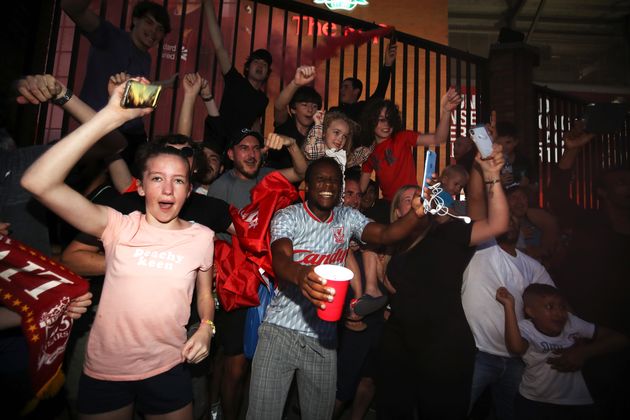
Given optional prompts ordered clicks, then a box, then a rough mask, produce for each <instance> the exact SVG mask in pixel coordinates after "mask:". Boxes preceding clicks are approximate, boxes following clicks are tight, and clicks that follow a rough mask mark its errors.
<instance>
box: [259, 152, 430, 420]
mask: <svg viewBox="0 0 630 420" xmlns="http://www.w3.org/2000/svg"><path fill="white" fill-rule="evenodd" d="M306 184H307V189H308V191H307V197H306V201H305V202H304V203H298V204H294V205H292V206H289V207H286V208H284V209H282V210H280V211H278V212H277V213H276V214H275V216H274V218H273V220H272V222H271V251H272V258H273V261H272V264H273V269H274V272H275V274H276V280H277V281H278V286H279V287H278V289H279V290H278V293H277V294H276V295H275V296H274V298H273V300H272V302H271V304H270V305H269V307H268V310H267V314H266V316H265V319H264V322H263V324H262V325H261V327H260V329H259V342H258V347H257V350H256V354H255V356H254V361H253V366H252V378H251V385H250V397H249V408H248V412H247V418H248V419H256V418H281V417H282V410H283V408H284V403H285V400H286V395H287V393H288V390H289V387H290V385H291V381H292V379H293V375H294V374H296V375H297V384H298V391H299V394H300V407H301V413H302V416H303V417H304V418H330V417H331V415H332V411H333V405H334V401H335V386H336V376H337V370H336V357H337V356H336V324H335V323H334V322H328V321H323V320H321V319H320V318H318V316H317V313H316V311H317V309H318V308H322V309H323V308H325V306H326V303H329V302H331V301H332V300H333V299H334V296H333V294H334V290H332V289H330V288H328V287H326V286H325V284H326V282H325V279H323V278H321V277H319V276H318V275H317V274H315V272H314V270H313V269H314V267H315V266H316V265H319V264H336V265H343V264H344V262H345V260H346V255H347V253H348V246H349V242H350V238H352V237H355V238H360V239H361V240H362V241H363V242H367V243H371V244H376V245H387V244H391V243H394V242H397V241H399V240H401V239H403V238H404V237H406V236H407V235H408V234H410V233H411V232H412V231H413V230H414V229H415V228H417V227H419V225H421V224H425V223H426V218H424V217H423V216H424V210H423V208H422V204H421V199H420V196H419V195H416V196H415V197H414V200H413V204H412V207H413V210H414V211H411V212H409V214H408V215H406V216H405V217H403V218H401V219H399V220H398V221H396V222H394V223H392V224H390V225H382V224H378V223H375V222H371V221H370V220H369V219H368V218H366V217H365V216H363V215H362V214H361V213H360V212H359V211H358V210H356V209H353V208H351V207H344V206H341V203H340V195H341V189H342V186H341V185H342V173H341V169H340V167H339V164H337V162H336V161H335V160H334V159H332V158H328V157H325V158H321V159H319V160H316V161H314V162H313V163H312V164H311V165H310V166H309V168H308V170H307V171H306Z"/></svg>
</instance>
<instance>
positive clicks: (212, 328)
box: [201, 319, 217, 337]
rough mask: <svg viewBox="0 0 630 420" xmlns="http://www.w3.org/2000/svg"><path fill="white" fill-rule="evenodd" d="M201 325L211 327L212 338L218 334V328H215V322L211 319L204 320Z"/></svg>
mask: <svg viewBox="0 0 630 420" xmlns="http://www.w3.org/2000/svg"><path fill="white" fill-rule="evenodd" d="M201 323H202V324H208V325H210V329H211V330H212V336H213V337H214V335H215V334H216V333H217V327H215V326H214V322H212V321H211V320H209V319H202V320H201Z"/></svg>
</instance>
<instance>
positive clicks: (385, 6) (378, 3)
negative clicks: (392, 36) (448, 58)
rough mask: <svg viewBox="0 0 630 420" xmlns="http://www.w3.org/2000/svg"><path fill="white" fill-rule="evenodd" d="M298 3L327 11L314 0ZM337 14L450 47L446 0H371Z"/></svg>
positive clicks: (304, 0) (338, 11)
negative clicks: (386, 25)
mask: <svg viewBox="0 0 630 420" xmlns="http://www.w3.org/2000/svg"><path fill="white" fill-rule="evenodd" d="M296 1H298V2H300V3H306V4H309V5H312V6H316V7H320V8H323V9H328V8H327V7H326V6H325V5H323V4H321V5H320V4H315V3H313V0H296ZM335 12H336V13H340V14H344V15H348V16H352V17H354V18H357V19H361V20H365V21H368V22H376V23H385V24H388V25H394V26H395V27H396V29H397V30H398V31H401V32H406V33H408V34H411V35H415V36H418V37H420V38H425V39H429V40H431V41H435V42H438V43H440V44H444V45H448V1H447V0H368V5H367V6H356V7H355V8H354V9H353V10H351V11H348V12H346V11H343V10H336V11H335Z"/></svg>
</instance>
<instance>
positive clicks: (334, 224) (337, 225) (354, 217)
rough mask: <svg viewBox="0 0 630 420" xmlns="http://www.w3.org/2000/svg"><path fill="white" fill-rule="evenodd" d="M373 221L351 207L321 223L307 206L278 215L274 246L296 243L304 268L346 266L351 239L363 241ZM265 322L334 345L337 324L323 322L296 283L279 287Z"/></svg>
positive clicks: (337, 210)
mask: <svg viewBox="0 0 630 420" xmlns="http://www.w3.org/2000/svg"><path fill="white" fill-rule="evenodd" d="M368 223H370V220H369V219H368V218H367V217H365V216H364V215H363V214H362V213H361V212H359V211H358V210H355V209H353V208H350V207H341V206H338V207H335V208H334V209H333V210H332V211H331V213H330V217H329V218H328V219H327V220H319V219H318V218H317V216H315V215H314V214H313V213H312V212H311V211H310V209H309V208H308V205H307V204H306V203H299V204H294V205H292V206H289V207H286V208H284V209H282V210H280V211H278V212H277V213H276V214H275V215H274V217H273V220H272V221H271V243H273V242H274V241H275V240H277V239H281V238H287V239H290V240H291V242H293V261H296V262H298V263H300V264H302V265H320V264H336V265H345V262H346V256H347V255H348V246H349V244H350V238H352V237H355V238H360V237H361V235H362V233H363V228H365V226H366V225H367V224H368ZM265 322H269V323H270V324H274V325H278V326H281V327H285V328H289V329H291V330H295V331H297V332H299V333H301V334H304V335H307V336H309V337H315V338H318V339H319V340H320V341H321V342H330V343H334V342H335V339H336V324H335V323H334V322H327V321H322V320H321V319H320V318H319V317H318V316H317V310H316V308H315V306H313V304H312V303H311V302H309V301H308V300H307V299H306V298H305V297H304V296H303V295H302V292H301V291H300V289H299V287H297V286H296V285H295V284H293V283H289V284H282V285H280V287H279V289H278V292H277V293H276V295H275V296H274V298H273V300H272V301H271V304H270V305H269V307H268V308H267V314H266V316H265Z"/></svg>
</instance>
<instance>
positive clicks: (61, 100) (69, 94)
mask: <svg viewBox="0 0 630 420" xmlns="http://www.w3.org/2000/svg"><path fill="white" fill-rule="evenodd" d="M70 98H72V89H70V88H66V92H65V93H64V94H63V96H60V97H58V98H55V99H53V100H51V101H50V102H52V103H53V104H55V105H58V106H64V105H65V104H66V102H68V101H69V100H70Z"/></svg>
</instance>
